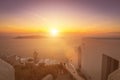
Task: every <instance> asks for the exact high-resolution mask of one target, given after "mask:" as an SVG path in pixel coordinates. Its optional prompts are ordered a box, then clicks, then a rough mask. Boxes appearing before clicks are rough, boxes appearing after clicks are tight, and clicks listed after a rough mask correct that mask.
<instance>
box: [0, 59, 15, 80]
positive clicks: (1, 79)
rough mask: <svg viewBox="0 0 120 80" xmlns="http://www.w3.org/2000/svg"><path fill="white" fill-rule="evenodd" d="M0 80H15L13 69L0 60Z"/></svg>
mask: <svg viewBox="0 0 120 80" xmlns="http://www.w3.org/2000/svg"><path fill="white" fill-rule="evenodd" d="M0 80H15V74H14V68H13V67H12V66H11V65H10V64H8V63H6V62H5V61H3V60H1V59H0Z"/></svg>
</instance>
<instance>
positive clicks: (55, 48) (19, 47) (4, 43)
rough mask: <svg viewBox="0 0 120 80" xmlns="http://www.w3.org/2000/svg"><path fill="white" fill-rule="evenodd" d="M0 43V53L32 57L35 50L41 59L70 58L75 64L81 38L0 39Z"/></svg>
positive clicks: (63, 59)
mask: <svg viewBox="0 0 120 80" xmlns="http://www.w3.org/2000/svg"><path fill="white" fill-rule="evenodd" d="M0 44H1V45H0V54H5V55H17V56H21V57H32V55H33V52H34V51H37V52H38V53H39V58H41V59H46V58H49V59H57V60H60V61H61V60H62V61H65V60H66V59H70V60H71V61H72V62H73V63H74V64H75V65H77V55H78V52H77V48H78V46H80V45H81V38H64V39H63V38H41V39H0Z"/></svg>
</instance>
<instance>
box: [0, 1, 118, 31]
mask: <svg viewBox="0 0 120 80" xmlns="http://www.w3.org/2000/svg"><path fill="white" fill-rule="evenodd" d="M51 28H57V29H58V30H60V31H61V32H120V0H84V1H83V0H0V32H41V31H44V32H47V31H49V30H50V29H51Z"/></svg>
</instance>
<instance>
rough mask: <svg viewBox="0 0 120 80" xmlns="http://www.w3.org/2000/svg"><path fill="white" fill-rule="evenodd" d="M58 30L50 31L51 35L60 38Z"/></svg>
mask: <svg viewBox="0 0 120 80" xmlns="http://www.w3.org/2000/svg"><path fill="white" fill-rule="evenodd" d="M58 32H59V31H58V30H57V29H55V28H54V29H51V31H50V34H51V36H53V37H55V36H58Z"/></svg>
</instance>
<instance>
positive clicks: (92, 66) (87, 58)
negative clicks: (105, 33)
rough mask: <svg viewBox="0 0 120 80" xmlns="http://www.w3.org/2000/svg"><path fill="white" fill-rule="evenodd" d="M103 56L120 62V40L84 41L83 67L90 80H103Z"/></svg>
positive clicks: (90, 39)
mask: <svg viewBox="0 0 120 80" xmlns="http://www.w3.org/2000/svg"><path fill="white" fill-rule="evenodd" d="M102 54H106V55H108V56H110V57H113V58H114V59H117V60H119V61H120V39H119V40H117V39H116V40H114V39H92V38H85V39H83V41H82V54H81V56H82V57H81V58H82V60H81V67H82V71H83V72H84V73H85V74H86V75H87V77H88V79H89V80H101V71H102Z"/></svg>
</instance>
